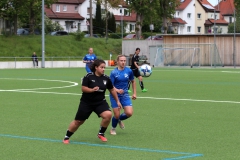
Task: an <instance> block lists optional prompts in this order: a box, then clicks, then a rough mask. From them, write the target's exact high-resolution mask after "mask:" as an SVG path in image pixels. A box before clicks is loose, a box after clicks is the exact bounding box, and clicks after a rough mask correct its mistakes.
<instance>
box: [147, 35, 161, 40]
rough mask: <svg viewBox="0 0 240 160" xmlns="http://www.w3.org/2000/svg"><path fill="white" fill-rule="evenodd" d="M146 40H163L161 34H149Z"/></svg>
mask: <svg viewBox="0 0 240 160" xmlns="http://www.w3.org/2000/svg"><path fill="white" fill-rule="evenodd" d="M151 37H152V38H151ZM146 40H163V36H160V35H156V36H149V37H148V38H147V39H146Z"/></svg>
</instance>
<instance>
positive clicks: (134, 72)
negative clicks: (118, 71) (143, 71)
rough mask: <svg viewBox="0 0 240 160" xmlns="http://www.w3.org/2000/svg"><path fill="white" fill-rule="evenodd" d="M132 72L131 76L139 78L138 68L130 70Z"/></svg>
mask: <svg viewBox="0 0 240 160" xmlns="http://www.w3.org/2000/svg"><path fill="white" fill-rule="evenodd" d="M132 71H133V75H134V76H135V77H136V78H138V77H139V76H141V75H140V73H139V70H138V68H135V69H132Z"/></svg>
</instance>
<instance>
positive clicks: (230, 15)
mask: <svg viewBox="0 0 240 160" xmlns="http://www.w3.org/2000/svg"><path fill="white" fill-rule="evenodd" d="M215 8H216V9H217V10H219V11H220V14H221V16H222V18H223V19H224V20H225V21H227V22H228V23H233V22H234V21H235V19H234V10H235V7H234V0H221V1H220V2H219V3H218V4H217V5H216V6H215Z"/></svg>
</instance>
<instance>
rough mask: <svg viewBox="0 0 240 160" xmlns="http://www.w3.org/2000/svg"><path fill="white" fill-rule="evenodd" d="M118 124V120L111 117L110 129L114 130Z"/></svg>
mask: <svg viewBox="0 0 240 160" xmlns="http://www.w3.org/2000/svg"><path fill="white" fill-rule="evenodd" d="M117 124H118V119H116V118H115V117H112V128H116V127H117Z"/></svg>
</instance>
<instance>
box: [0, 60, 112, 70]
mask: <svg viewBox="0 0 240 160" xmlns="http://www.w3.org/2000/svg"><path fill="white" fill-rule="evenodd" d="M105 62H106V66H108V60H105ZM38 67H39V68H41V61H39V62H38ZM68 67H85V63H83V62H82V61H45V68H68ZM7 68H8V69H10V68H34V67H33V62H32V61H16V62H14V61H11V62H0V69H7Z"/></svg>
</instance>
